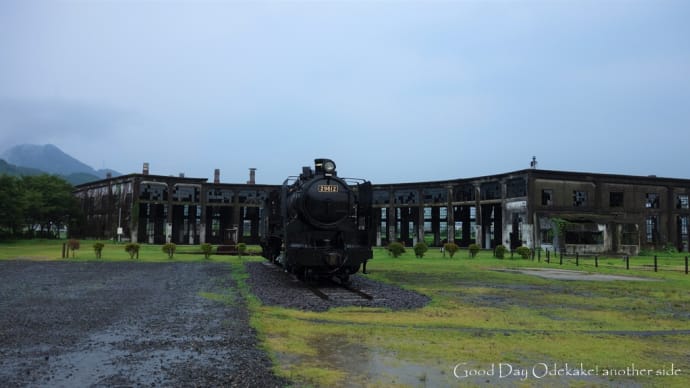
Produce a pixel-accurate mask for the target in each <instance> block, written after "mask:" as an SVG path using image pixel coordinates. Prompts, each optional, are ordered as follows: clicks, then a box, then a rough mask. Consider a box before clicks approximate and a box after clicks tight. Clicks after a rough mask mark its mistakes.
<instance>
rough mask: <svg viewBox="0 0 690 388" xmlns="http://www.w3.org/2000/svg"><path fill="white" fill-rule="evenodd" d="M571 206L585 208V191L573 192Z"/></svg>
mask: <svg viewBox="0 0 690 388" xmlns="http://www.w3.org/2000/svg"><path fill="white" fill-rule="evenodd" d="M573 206H575V207H584V206H587V192H586V191H577V190H575V191H573Z"/></svg>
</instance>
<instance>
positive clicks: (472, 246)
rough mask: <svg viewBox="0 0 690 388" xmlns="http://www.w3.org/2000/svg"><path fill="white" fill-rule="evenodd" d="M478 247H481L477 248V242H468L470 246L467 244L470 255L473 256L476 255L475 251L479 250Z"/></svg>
mask: <svg viewBox="0 0 690 388" xmlns="http://www.w3.org/2000/svg"><path fill="white" fill-rule="evenodd" d="M480 249H481V248H479V245H477V244H470V246H469V250H470V257H475V256H477V253H479V250H480Z"/></svg>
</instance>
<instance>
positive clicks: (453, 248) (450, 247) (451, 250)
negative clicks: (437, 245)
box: [443, 243, 460, 259]
mask: <svg viewBox="0 0 690 388" xmlns="http://www.w3.org/2000/svg"><path fill="white" fill-rule="evenodd" d="M459 249H460V247H459V246H458V245H457V244H456V243H446V244H443V256H444V257H445V256H446V252H448V254H449V255H450V258H451V259H452V258H453V255H455V252H457V251H458V250H459Z"/></svg>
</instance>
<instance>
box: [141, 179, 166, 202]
mask: <svg viewBox="0 0 690 388" xmlns="http://www.w3.org/2000/svg"><path fill="white" fill-rule="evenodd" d="M139 199H142V200H149V201H167V200H168V185H167V184H165V183H162V182H141V185H140V186H139Z"/></svg>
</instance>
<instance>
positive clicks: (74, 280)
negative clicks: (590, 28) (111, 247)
mask: <svg viewBox="0 0 690 388" xmlns="http://www.w3.org/2000/svg"><path fill="white" fill-rule="evenodd" d="M270 366H271V364H270V361H269V359H268V358H267V356H266V355H265V354H264V352H262V351H260V350H259V349H257V340H256V337H255V333H254V331H253V330H252V329H251V328H250V327H249V325H248V312H247V309H246V307H245V305H244V302H243V300H242V299H241V298H240V297H239V296H238V294H237V293H236V291H235V287H234V283H233V281H232V279H231V278H230V267H229V266H228V265H224V264H199V263H195V264H185V263H170V264H146V263H132V262H124V263H61V262H31V261H2V262H0V382H2V386H3V387H15V386H39V387H40V386H46V387H73V386H80V387H87V386H149V387H152V386H252V387H255V386H261V387H271V386H284V385H286V384H287V382H286V381H284V380H282V379H280V378H277V377H275V376H274V375H273V374H272V373H271V371H270Z"/></svg>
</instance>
